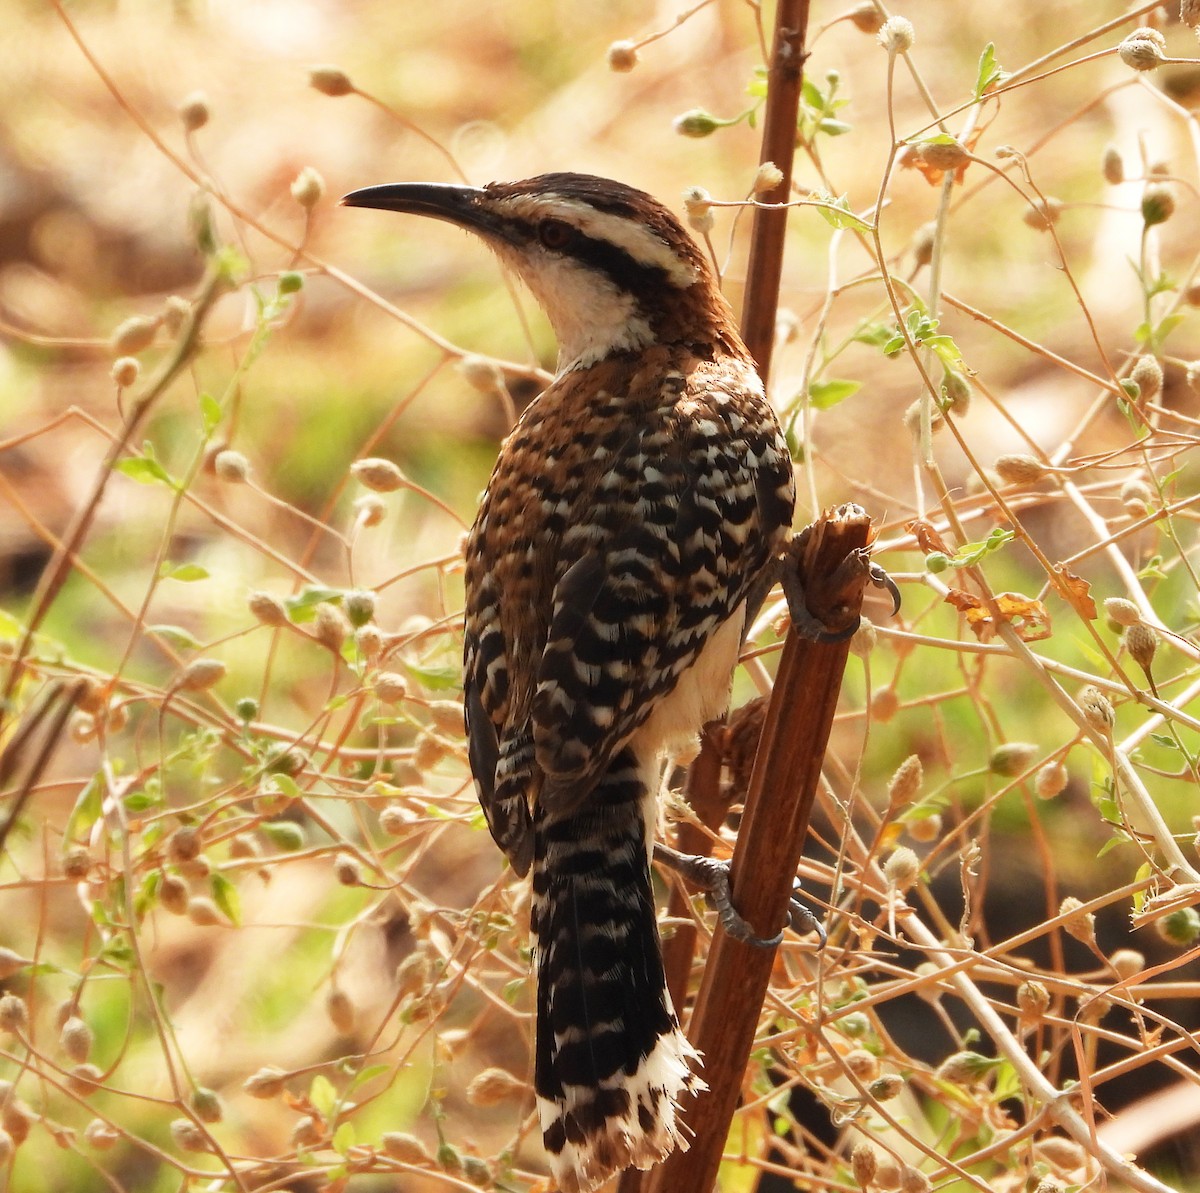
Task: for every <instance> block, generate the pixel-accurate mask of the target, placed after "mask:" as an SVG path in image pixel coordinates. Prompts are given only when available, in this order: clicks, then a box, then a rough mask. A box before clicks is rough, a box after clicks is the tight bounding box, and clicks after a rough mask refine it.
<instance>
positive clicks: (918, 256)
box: [912, 220, 938, 268]
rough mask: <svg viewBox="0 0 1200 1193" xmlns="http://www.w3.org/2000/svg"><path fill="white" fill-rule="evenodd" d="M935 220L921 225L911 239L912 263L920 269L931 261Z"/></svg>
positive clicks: (934, 236) (935, 240) (934, 241)
mask: <svg viewBox="0 0 1200 1193" xmlns="http://www.w3.org/2000/svg"><path fill="white" fill-rule="evenodd" d="M937 228H938V226H937V220H930V221H929V223H927V224H922V225H921V226H920V227H919V228H918V229H917V230H916V231H915V232H914V233H913V238H912V252H913V262H914V264H915V265H916V266H917V267H918V268H920V267H921V266H922V265H928V264H929V262H930V261H932V260H933V246H934V244H935V243H936V242H937Z"/></svg>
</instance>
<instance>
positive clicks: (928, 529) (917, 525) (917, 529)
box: [904, 518, 954, 555]
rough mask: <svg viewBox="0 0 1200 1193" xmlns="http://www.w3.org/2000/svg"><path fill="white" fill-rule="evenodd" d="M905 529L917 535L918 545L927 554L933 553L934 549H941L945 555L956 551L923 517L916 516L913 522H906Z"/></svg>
mask: <svg viewBox="0 0 1200 1193" xmlns="http://www.w3.org/2000/svg"><path fill="white" fill-rule="evenodd" d="M904 529H905V530H907V531H908V533H909V534H912V535H915V536H916V539H917V546H918V547H920V548H921V550H922V551H924V552H925V554H926V555H932V554H933V552H934V551H940V552H941V553H942V554H943V555H953V554H954V551H953V550H952V549H951V548H950V547H949V546H948V545H947V543H946V540H945V539H944V538H942V536H941V535H940V534H938V532H937V531H936V530H934V528H933V524H932V523H931V522H926V521H925V520H924V519H922V518H915V519H914V520H913V521H911V522H906V523H905V525H904Z"/></svg>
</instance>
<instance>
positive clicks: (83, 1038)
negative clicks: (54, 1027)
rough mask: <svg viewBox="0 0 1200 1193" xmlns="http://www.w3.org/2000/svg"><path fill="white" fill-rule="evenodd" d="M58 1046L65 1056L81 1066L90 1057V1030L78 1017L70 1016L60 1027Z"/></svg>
mask: <svg viewBox="0 0 1200 1193" xmlns="http://www.w3.org/2000/svg"><path fill="white" fill-rule="evenodd" d="M58 1044H59V1047H60V1048H61V1049H62V1050H63V1052H65V1053H66V1054H67V1056H69V1057H70V1058H71V1059H72V1060H73V1061H75V1062H76V1063H77V1064H81V1063H82V1062H83V1061H85V1060H87V1058H88V1057H89V1056H90V1055H91V1051H92V1029H91V1028H90V1027H88V1025H87V1024H86V1023H85V1022H84V1021H83V1020H82V1019H80V1018H79V1016H78V1015H72V1016H71V1017H70V1018H69V1019H68V1020H67V1021H66V1022H65V1023H64V1024H63V1025H62V1030H61V1031H60V1032H59V1035H58Z"/></svg>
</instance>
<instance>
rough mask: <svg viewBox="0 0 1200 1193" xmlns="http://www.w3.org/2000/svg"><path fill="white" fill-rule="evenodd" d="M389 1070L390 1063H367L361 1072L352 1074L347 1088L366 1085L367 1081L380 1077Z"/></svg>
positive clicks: (390, 1068)
mask: <svg viewBox="0 0 1200 1193" xmlns="http://www.w3.org/2000/svg"><path fill="white" fill-rule="evenodd" d="M391 1071H392V1067H391V1065H367V1067H366V1068H365V1069H363V1070H362V1071H361V1072H359V1073H355V1074H354V1076H353V1078H352V1079H351V1081H350V1087H349V1088H350V1089H355V1088H356V1087H358V1086H360V1085H366V1084H367V1082H368V1081H374V1080H375V1078H376V1077H382V1076H384V1075H385V1074H386V1073H390V1072H391Z"/></svg>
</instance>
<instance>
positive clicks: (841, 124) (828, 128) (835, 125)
mask: <svg viewBox="0 0 1200 1193" xmlns="http://www.w3.org/2000/svg"><path fill="white" fill-rule="evenodd" d="M817 128H818V129H820V131H821V132H823V133H825V134H826V136H830V137H841V136H844V135H845V134H846V133H849V132H853V131H854V125H852V124H847V123H846V121H844V120H834V119H833V117H832V116H826V117H825V118H824V119H823V120H821V121H819V122H818V124H817Z"/></svg>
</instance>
